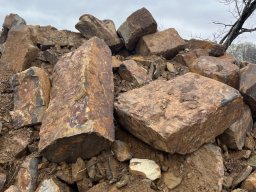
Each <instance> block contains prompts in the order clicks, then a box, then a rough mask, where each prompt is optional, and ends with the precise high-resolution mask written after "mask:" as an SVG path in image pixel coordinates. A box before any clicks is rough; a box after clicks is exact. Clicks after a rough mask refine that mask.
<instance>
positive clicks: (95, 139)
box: [39, 37, 114, 162]
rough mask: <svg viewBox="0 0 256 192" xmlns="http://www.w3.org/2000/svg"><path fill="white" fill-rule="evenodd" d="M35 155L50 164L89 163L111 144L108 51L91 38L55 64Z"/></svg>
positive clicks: (110, 92) (110, 91)
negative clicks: (49, 99)
mask: <svg viewBox="0 0 256 192" xmlns="http://www.w3.org/2000/svg"><path fill="white" fill-rule="evenodd" d="M54 71H55V72H54V74H53V85H52V91H51V101H50V104H49V107H48V109H47V111H46V113H45V115H44V118H43V121H42V126H41V129H40V142H39V150H40V151H41V152H42V154H43V155H44V156H45V157H46V158H47V159H49V160H50V161H53V162H61V161H67V162H75V161H76V159H77V158H78V157H82V158H84V159H85V158H90V157H92V156H95V155H96V154H98V153H99V152H100V151H101V150H103V149H106V148H107V147H109V145H110V144H111V142H112V141H113V140H114V126H113V97H114V93H113V89H114V88H113V87H114V86H113V74H112V64H111V52H110V49H109V48H108V46H107V45H106V44H105V43H104V41H103V40H101V39H99V38H97V37H94V38H91V39H90V40H88V41H87V42H86V43H84V44H83V45H82V46H81V47H79V48H78V49H77V50H76V51H74V52H71V53H68V54H66V55H64V56H63V57H62V58H61V59H60V60H59V61H58V63H57V64H56V65H55V70H54Z"/></svg>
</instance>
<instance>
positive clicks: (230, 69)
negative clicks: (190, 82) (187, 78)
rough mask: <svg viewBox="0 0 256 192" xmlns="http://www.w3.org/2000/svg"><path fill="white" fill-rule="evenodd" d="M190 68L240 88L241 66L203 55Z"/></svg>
mask: <svg viewBox="0 0 256 192" xmlns="http://www.w3.org/2000/svg"><path fill="white" fill-rule="evenodd" d="M190 70H191V71H192V72H194V73H198V74H200V75H203V76H205V77H209V78H212V79H215V80H217V81H220V82H222V83H225V84H227V85H229V86H231V87H234V88H236V89H238V87H239V67H238V66H236V65H234V64H233V63H230V62H229V61H225V60H222V59H219V58H216V57H211V56H201V57H199V58H198V59H196V60H195V61H194V62H193V64H192V65H191V66H190Z"/></svg>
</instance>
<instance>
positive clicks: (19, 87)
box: [11, 67, 50, 128]
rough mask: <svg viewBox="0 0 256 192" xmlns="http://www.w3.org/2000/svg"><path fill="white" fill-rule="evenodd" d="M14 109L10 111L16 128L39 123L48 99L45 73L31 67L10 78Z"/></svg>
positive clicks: (47, 82)
mask: <svg viewBox="0 0 256 192" xmlns="http://www.w3.org/2000/svg"><path fill="white" fill-rule="evenodd" d="M12 84H13V89H14V110H13V111H11V116H12V120H13V124H14V126H15V127H16V128H19V127H23V126H29V125H36V124H39V123H41V121H42V118H43V115H44V112H45V110H46V109H47V107H48V104H49V101H50V80H49V78H48V75H47V73H46V72H45V71H44V70H43V69H40V68H38V67H31V68H29V69H27V70H25V71H23V72H21V73H18V74H16V75H14V77H13V78H12Z"/></svg>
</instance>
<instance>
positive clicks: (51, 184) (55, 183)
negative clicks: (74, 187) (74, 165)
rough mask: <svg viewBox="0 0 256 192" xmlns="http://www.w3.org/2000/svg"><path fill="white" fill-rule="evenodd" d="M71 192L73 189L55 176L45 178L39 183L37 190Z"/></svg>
mask: <svg viewBox="0 0 256 192" xmlns="http://www.w3.org/2000/svg"><path fill="white" fill-rule="evenodd" d="M46 191H50V192H71V189H70V188H69V187H68V186H67V185H65V184H64V183H62V182H60V181H59V180H57V179H55V178H50V179H45V180H43V182H42V183H41V184H40V185H39V187H38V188H37V190H36V192H46Z"/></svg>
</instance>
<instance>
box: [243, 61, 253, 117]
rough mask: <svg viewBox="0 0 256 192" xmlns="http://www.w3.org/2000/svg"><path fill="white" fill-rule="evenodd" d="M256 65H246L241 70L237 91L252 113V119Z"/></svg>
mask: <svg viewBox="0 0 256 192" xmlns="http://www.w3.org/2000/svg"><path fill="white" fill-rule="evenodd" d="M255 73H256V65H255V64H248V65H247V66H246V67H244V68H243V69H241V74H240V87H239V91H240V92H241V93H242V95H243V97H244V101H245V103H246V104H247V105H249V107H250V108H251V111H252V116H253V118H256V95H255V91H256V77H255Z"/></svg>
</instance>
